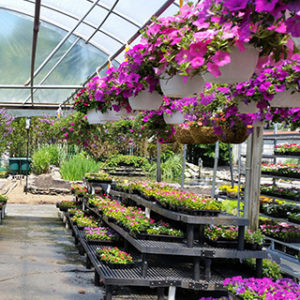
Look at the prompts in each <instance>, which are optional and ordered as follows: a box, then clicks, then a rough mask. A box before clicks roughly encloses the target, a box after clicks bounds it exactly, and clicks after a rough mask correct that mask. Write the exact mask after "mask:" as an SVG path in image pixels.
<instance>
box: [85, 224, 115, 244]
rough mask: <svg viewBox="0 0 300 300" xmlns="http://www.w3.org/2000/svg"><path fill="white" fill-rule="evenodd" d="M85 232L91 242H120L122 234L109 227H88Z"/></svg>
mask: <svg viewBox="0 0 300 300" xmlns="http://www.w3.org/2000/svg"><path fill="white" fill-rule="evenodd" d="M84 233H85V238H86V240H87V242H88V243H89V244H99V243H109V244H111V243H115V242H118V241H119V239H120V236H119V235H118V234H117V233H116V232H114V231H113V230H111V229H110V228H108V227H86V228H84Z"/></svg>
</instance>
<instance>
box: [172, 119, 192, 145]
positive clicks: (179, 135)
mask: <svg viewBox="0 0 300 300" xmlns="http://www.w3.org/2000/svg"><path fill="white" fill-rule="evenodd" d="M175 138H176V140H177V142H178V143H180V144H186V145H193V144H196V143H195V141H194V139H193V137H192V134H191V127H190V125H189V123H182V124H179V126H178V127H176V129H175Z"/></svg>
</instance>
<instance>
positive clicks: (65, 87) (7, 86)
mask: <svg viewBox="0 0 300 300" xmlns="http://www.w3.org/2000/svg"><path fill="white" fill-rule="evenodd" d="M81 88H82V86H81V85H33V86H31V85H30V86H25V85H23V84H0V89H20V90H22V89H23V90H30V89H32V90H33V89H40V90H52V89H58V90H72V89H73V90H74V89H81Z"/></svg>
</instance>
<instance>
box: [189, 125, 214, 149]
mask: <svg viewBox="0 0 300 300" xmlns="http://www.w3.org/2000/svg"><path fill="white" fill-rule="evenodd" d="M188 124H189V126H190V130H191V136H192V138H193V140H194V142H195V144H214V143H216V142H217V140H218V136H217V135H216V133H215V130H214V127H213V126H211V124H206V123H205V122H203V120H201V119H199V120H197V121H194V122H189V123H188Z"/></svg>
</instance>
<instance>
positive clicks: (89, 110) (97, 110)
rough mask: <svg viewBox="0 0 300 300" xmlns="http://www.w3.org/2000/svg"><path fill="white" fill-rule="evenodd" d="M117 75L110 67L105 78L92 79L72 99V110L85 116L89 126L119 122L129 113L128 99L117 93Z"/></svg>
mask: <svg viewBox="0 0 300 300" xmlns="http://www.w3.org/2000/svg"><path fill="white" fill-rule="evenodd" d="M118 80H119V79H118V73H117V72H115V69H114V68H113V67H112V68H110V69H109V70H108V71H107V76H105V77H101V78H100V77H98V76H96V77H93V78H92V79H91V80H90V81H89V82H88V83H87V86H86V87H85V88H83V89H82V90H81V91H80V92H79V93H78V94H77V95H76V96H75V98H74V109H75V110H77V111H80V112H82V113H85V114H87V119H88V121H89V123H90V124H104V123H106V122H107V121H117V120H120V118H121V116H122V114H126V112H130V111H131V108H130V106H129V104H128V99H127V98H125V97H123V95H122V94H119V93H118V90H117V89H116V88H115V86H117V84H118Z"/></svg>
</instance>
